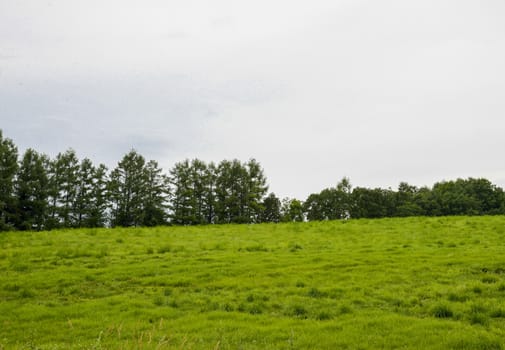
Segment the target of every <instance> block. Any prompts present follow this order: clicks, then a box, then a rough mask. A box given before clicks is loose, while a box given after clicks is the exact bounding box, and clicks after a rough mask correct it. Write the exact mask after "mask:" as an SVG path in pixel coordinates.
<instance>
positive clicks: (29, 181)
mask: <svg viewBox="0 0 505 350" xmlns="http://www.w3.org/2000/svg"><path fill="white" fill-rule="evenodd" d="M46 163H47V159H46V158H45V156H42V155H40V154H38V153H37V152H35V151H34V150H32V149H27V150H26V152H25V154H24V155H23V159H22V160H21V165H20V167H19V171H18V174H17V179H16V186H15V188H16V190H15V193H16V200H17V210H18V212H17V215H16V220H17V223H16V227H17V228H18V229H20V230H41V229H43V228H45V227H44V224H45V219H46V213H47V211H46V209H47V191H48V179H47V172H46V168H45V166H44V165H45V164H46Z"/></svg>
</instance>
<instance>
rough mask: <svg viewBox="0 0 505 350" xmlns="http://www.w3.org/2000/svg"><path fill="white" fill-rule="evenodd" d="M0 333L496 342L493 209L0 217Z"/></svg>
mask: <svg viewBox="0 0 505 350" xmlns="http://www.w3.org/2000/svg"><path fill="white" fill-rule="evenodd" d="M0 249H1V250H0V271H1V272H0V273H1V275H0V349H502V348H505V217H502V216H500V217H451V218H408V219H382V220H350V221H330V222H322V223H315V222H312V223H292V224H261V225H225V226H202V227H158V228H149V229H148V228H145V229H144V228H142V229H136V228H131V229H98V230H97V229H89V230H68V231H52V232H30V233H22V232H12V233H0Z"/></svg>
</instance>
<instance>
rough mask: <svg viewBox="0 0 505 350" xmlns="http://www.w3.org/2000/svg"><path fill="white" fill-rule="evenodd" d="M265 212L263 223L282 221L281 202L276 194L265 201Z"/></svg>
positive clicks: (262, 218) (262, 214)
mask: <svg viewBox="0 0 505 350" xmlns="http://www.w3.org/2000/svg"><path fill="white" fill-rule="evenodd" d="M263 208H264V209H263V211H262V213H261V219H260V221H261V222H279V221H281V201H280V199H279V198H277V196H276V195H275V193H273V192H272V193H270V194H269V195H268V196H267V197H266V198H265V199H264V200H263Z"/></svg>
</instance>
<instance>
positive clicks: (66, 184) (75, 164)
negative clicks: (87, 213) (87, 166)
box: [47, 149, 79, 229]
mask: <svg viewBox="0 0 505 350" xmlns="http://www.w3.org/2000/svg"><path fill="white" fill-rule="evenodd" d="M78 176H79V160H78V159H77V156H76V154H75V151H74V150H72V149H69V150H67V151H66V152H65V153H58V155H57V156H56V159H54V160H53V161H49V162H48V181H49V184H48V206H49V217H48V220H47V228H49V229H50V228H54V227H60V226H63V227H73V226H75V225H76V220H77V218H76V214H75V213H74V212H73V209H74V205H75V203H74V202H75V200H76V195H77V191H78Z"/></svg>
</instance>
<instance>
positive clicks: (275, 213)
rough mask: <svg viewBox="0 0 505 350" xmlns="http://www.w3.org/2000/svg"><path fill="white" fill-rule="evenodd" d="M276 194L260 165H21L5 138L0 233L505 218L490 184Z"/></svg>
mask: <svg viewBox="0 0 505 350" xmlns="http://www.w3.org/2000/svg"><path fill="white" fill-rule="evenodd" d="M267 192H268V184H267V180H266V177H265V175H264V171H263V169H262V167H261V165H260V164H259V163H258V162H257V161H256V160H254V159H251V160H249V161H247V162H241V161H239V160H236V159H235V160H223V161H221V162H219V163H217V164H216V163H213V162H210V163H206V162H204V161H202V160H198V159H194V160H184V161H182V162H178V163H176V164H175V165H174V166H173V167H172V168H171V169H170V170H169V172H168V174H166V173H164V172H163V170H162V168H160V167H159V164H158V163H157V162H156V161H154V160H150V161H146V159H145V158H144V157H143V156H142V155H140V154H139V153H138V152H136V151H135V150H131V151H130V152H128V153H127V154H125V155H124V157H123V158H122V159H121V161H119V162H118V164H117V166H116V167H115V168H114V169H112V170H110V171H109V169H108V168H107V167H106V166H105V165H104V164H99V165H94V164H93V162H92V161H91V160H90V159H88V158H84V159H82V160H79V159H78V157H77V155H76V153H75V151H73V150H72V149H69V150H67V151H65V152H63V153H59V154H58V155H57V156H56V157H55V158H53V159H51V158H50V157H48V156H47V155H45V154H41V153H38V152H37V151H35V150H33V149H27V150H26V151H25V152H24V153H23V155H22V156H21V157H20V156H19V154H18V149H17V147H16V146H15V144H14V143H13V141H12V140H11V139H8V138H4V137H3V134H2V131H1V130H0V231H5V230H13V229H15V230H50V229H55V228H73V227H76V228H77V227H114V226H157V225H167V224H173V225H203V224H223V223H260V222H290V221H305V220H308V221H312V220H336V219H348V218H381V217H394V216H440V215H495V214H505V195H504V192H503V190H502V189H501V188H499V187H497V186H495V185H493V184H492V183H491V182H490V181H488V180H486V179H472V178H470V179H466V180H463V179H458V180H456V181H445V182H439V183H436V184H435V185H434V186H433V187H432V188H428V187H421V188H417V187H415V186H412V185H409V184H407V183H401V184H400V186H399V187H398V190H396V191H394V190H391V189H380V188H375V189H369V188H363V187H356V188H352V186H351V183H350V181H349V179H347V178H343V179H342V180H341V181H340V182H339V183H338V184H337V185H336V186H335V187H331V188H326V189H324V190H322V191H321V192H319V193H313V194H311V195H309V196H308V198H306V200H305V201H301V200H298V199H295V198H284V199H282V200H281V199H279V198H278V197H277V196H276V195H275V194H274V193H269V194H268V195H267Z"/></svg>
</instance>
